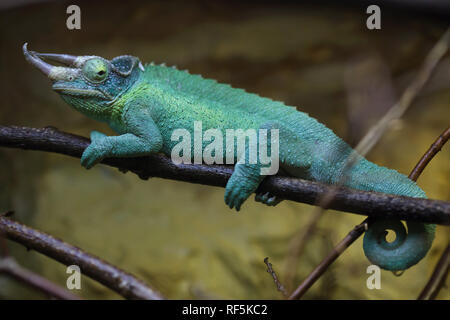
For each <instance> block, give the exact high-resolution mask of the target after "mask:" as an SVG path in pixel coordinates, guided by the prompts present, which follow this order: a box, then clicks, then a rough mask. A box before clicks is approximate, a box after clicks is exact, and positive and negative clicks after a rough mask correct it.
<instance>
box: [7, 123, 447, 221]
mask: <svg viewBox="0 0 450 320" xmlns="http://www.w3.org/2000/svg"><path fill="white" fill-rule="evenodd" d="M88 145H89V140H88V139H86V138H83V137H80V136H76V135H73V134H68V133H64V132H61V131H58V130H56V129H55V128H43V129H36V128H26V127H13V126H11V127H5V126H0V146H4V147H11V148H21V149H30V150H41V151H50V152H56V153H61V154H65V155H69V156H72V157H81V154H82V153H83V151H84V149H85V148H86V147H87V146H88ZM102 163H104V164H107V165H109V166H113V167H116V168H119V169H120V170H121V171H127V170H129V171H132V172H134V173H135V174H137V175H138V176H139V177H141V178H142V179H147V178H149V177H160V178H165V179H172V180H179V181H186V182H191V183H199V184H205V185H210V186H217V187H225V185H226V183H227V181H228V179H229V177H230V176H231V174H232V172H233V168H232V167H231V166H220V165H205V164H179V165H176V164H174V163H173V162H172V161H171V160H170V158H168V157H166V156H164V155H162V154H154V155H150V156H148V157H140V158H109V159H105V160H104V161H103V162H102ZM330 188H331V187H330V186H328V185H325V184H322V183H317V182H312V181H307V180H302V179H298V178H291V177H282V176H270V177H267V179H265V180H264V181H263V182H262V184H261V186H260V188H258V190H257V191H258V192H261V191H264V192H270V193H271V194H273V195H275V196H278V197H280V198H283V199H286V200H291V201H296V202H302V203H307V204H312V205H314V204H316V202H317V199H318V198H319V196H320V195H323V194H326V193H328V192H329V190H330ZM329 208H330V209H334V210H340V211H345V212H352V213H356V214H361V215H367V216H371V217H376V218H383V219H398V220H414V221H421V222H426V223H436V224H444V225H450V203H449V202H445V201H440V200H430V199H419V198H411V197H401V196H395V195H388V194H384V193H377V192H366V191H360V190H353V189H348V188H344V187H341V188H339V189H338V190H337V191H336V195H335V197H334V199H333V201H332V202H331V203H330V204H329Z"/></svg>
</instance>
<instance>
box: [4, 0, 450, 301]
mask: <svg viewBox="0 0 450 320" xmlns="http://www.w3.org/2000/svg"><path fill="white" fill-rule="evenodd" d="M378 3H381V4H380V6H381V30H368V29H367V28H366V19H367V18H368V16H369V15H368V14H366V8H367V6H368V4H366V3H361V2H358V1H356V2H352V1H346V2H342V3H341V5H339V6H338V5H333V4H330V3H328V2H321V1H318V2H317V1H310V2H301V3H294V2H281V3H280V2H277V3H276V2H270V1H263V2H256V1H249V2H245V1H244V2H242V1H207V0H203V1H146V2H144V1H142V2H141V1H132V0H128V1H70V2H68V1H27V0H22V1H2V2H0V27H1V28H0V48H1V50H0V72H1V77H0V93H1V94H0V96H1V100H2V103H1V108H0V125H18V126H31V127H43V126H49V125H51V126H55V127H57V128H58V129H61V130H64V131H67V132H72V133H76V134H80V135H84V136H88V135H89V132H90V131H91V130H94V129H95V130H99V131H102V132H107V133H110V134H112V131H111V130H110V129H109V128H107V127H105V126H104V125H103V124H100V123H97V122H95V121H93V120H90V119H88V118H86V117H85V116H83V115H81V114H79V113H77V112H76V111H74V110H72V109H70V108H69V107H68V106H67V105H66V104H65V103H64V102H63V101H62V100H61V99H60V98H59V96H58V95H57V94H56V93H54V92H53V91H52V90H51V88H50V82H49V81H48V80H47V79H45V78H44V77H43V76H42V75H41V74H40V73H39V72H38V71H37V70H35V69H34V68H32V67H31V66H30V65H29V64H28V63H26V61H25V60H24V58H23V55H22V50H21V48H22V45H23V43H24V42H28V43H29V48H30V50H36V51H39V52H52V53H68V54H73V55H99V56H103V57H105V58H108V59H110V58H113V57H115V56H118V55H122V54H131V55H134V56H138V57H139V58H140V59H141V61H143V62H152V61H154V62H155V63H162V62H165V63H166V64H167V65H177V66H178V68H180V69H189V71H190V72H191V73H195V74H202V75H203V76H204V77H207V78H215V79H217V80H218V81H220V82H225V83H229V84H231V85H233V86H234V87H240V88H245V89H246V90H247V91H249V92H254V93H258V94H260V95H262V96H266V97H270V98H272V99H276V100H281V101H284V102H285V103H286V104H288V105H293V106H297V107H298V109H299V110H301V111H304V112H307V113H309V114H310V115H311V116H313V117H315V118H317V119H318V120H319V121H321V122H322V123H324V124H326V125H327V126H328V127H330V128H332V129H333V130H334V131H335V132H336V133H337V134H338V135H339V136H341V137H343V138H344V139H345V140H346V141H347V142H349V143H351V144H352V145H355V143H356V142H357V141H358V140H359V139H360V138H361V137H362V135H363V134H364V133H365V132H366V131H367V128H368V127H369V126H370V125H372V124H373V123H374V122H375V121H376V120H377V119H379V118H380V116H382V115H383V114H384V113H385V112H386V110H387V109H389V108H390V107H391V106H392V105H393V104H394V103H395V101H396V100H397V99H398V97H399V95H400V94H401V93H402V92H403V90H404V89H405V87H406V86H407V85H408V84H409V83H410V82H411V80H412V79H413V77H414V75H415V73H416V72H417V70H418V68H419V67H420V66H421V64H422V61H423V59H424V57H425V56H426V54H427V53H428V52H429V50H430V49H431V48H432V46H433V45H434V44H435V42H436V41H437V40H438V39H439V37H440V36H441V35H442V34H443V32H444V31H445V29H446V28H447V27H448V25H449V23H448V22H449V21H450V20H449V18H450V8H449V3H448V1H426V0H423V1H419V0H416V1H400V0H397V1H384V2H381V1H379V2H378ZM71 4H77V5H78V6H79V7H80V8H81V29H80V30H68V29H67V28H66V19H67V18H68V14H66V8H67V7H68V6H69V5H71ZM449 119H450V56H449V55H448V54H447V55H446V57H445V58H444V59H443V61H442V62H441V63H440V64H439V66H438V68H437V70H436V72H435V73H434V75H433V77H432V78H431V80H430V82H429V83H428V84H427V86H426V88H425V89H424V90H423V91H422V92H421V93H420V95H419V96H418V99H416V100H415V102H414V104H413V105H412V106H411V108H410V109H409V110H408V111H407V113H406V114H405V116H404V117H403V118H402V120H400V121H397V122H396V124H395V126H393V128H392V129H390V130H389V131H388V132H386V134H385V135H384V137H383V138H382V140H381V141H380V143H379V144H378V145H377V146H376V147H375V148H374V149H373V150H372V151H371V152H370V154H369V155H368V159H369V160H371V161H374V162H376V163H377V164H380V165H384V166H388V167H391V168H394V169H397V170H398V171H400V172H402V173H405V174H408V173H409V172H410V171H411V169H412V168H413V167H414V165H415V164H416V162H417V161H418V160H419V158H420V157H421V156H422V154H423V153H424V152H425V151H426V150H427V148H428V147H429V146H430V144H431V143H432V142H433V141H434V140H435V138H436V137H437V136H438V135H439V134H440V133H441V132H442V131H443V130H444V129H445V128H446V127H447V126H448V125H449ZM449 155H450V150H449V147H448V146H446V147H445V148H444V150H443V151H442V152H441V153H440V154H438V156H437V157H436V158H435V159H434V160H433V161H432V162H431V164H430V165H429V166H428V167H427V168H426V170H425V172H424V173H423V175H422V176H421V177H420V178H419V180H418V184H419V185H420V186H421V187H422V188H423V189H424V190H425V191H426V193H427V195H428V197H430V198H433V199H441V200H449V198H450V192H449V190H450V189H449V180H450V162H449V158H450V157H449ZM0 181H1V184H0V212H3V211H6V210H15V215H14V216H13V218H14V219H16V220H18V221H21V222H23V223H26V224H28V225H30V226H32V227H34V228H36V229H39V230H42V231H45V232H48V233H50V234H52V235H54V236H57V237H59V238H61V239H63V240H65V241H66V242H69V243H71V244H74V245H76V246H78V247H80V248H83V249H84V250H86V251H88V252H90V253H93V254H95V255H97V256H99V257H101V258H103V259H105V260H106V261H109V262H111V263H113V264H115V265H117V266H118V267H120V268H122V269H124V270H126V271H129V272H131V273H134V274H136V275H137V276H139V277H140V278H142V279H144V280H145V281H147V282H148V283H150V284H151V285H153V286H154V287H155V288H156V289H158V290H159V291H160V292H161V293H162V294H163V295H165V296H166V297H168V298H170V299H211V298H221V299H278V298H281V295H280V293H279V292H277V290H276V287H275V286H274V283H273V280H272V278H271V277H270V275H269V274H268V273H267V272H266V266H265V265H264V263H263V259H264V258H265V257H270V262H271V263H272V264H273V266H274V268H275V270H276V271H277V273H278V275H279V277H280V280H281V281H282V282H283V284H284V285H285V286H286V287H287V288H291V289H292V288H293V287H294V286H296V285H298V284H299V283H300V282H301V281H302V280H303V279H304V278H305V277H306V276H307V275H308V274H309V272H311V271H312V269H313V268H314V267H315V266H316V265H317V264H318V263H319V262H320V261H321V260H322V259H323V258H324V257H325V255H326V254H327V253H328V252H329V251H330V250H331V249H332V248H333V246H334V245H335V244H337V242H338V241H340V240H341V239H342V238H343V237H344V236H345V235H346V234H347V233H348V232H349V231H350V230H351V229H352V228H353V227H354V226H355V225H356V224H358V223H360V222H361V221H362V220H363V217H362V216H358V215H354V214H346V213H341V212H338V213H337V212H333V211H328V212H327V213H326V214H325V215H324V216H323V217H322V218H321V220H320V221H319V223H318V225H317V228H316V229H315V230H314V234H313V236H312V237H311V239H310V240H309V241H308V243H307V244H306V246H305V249H304V251H303V254H302V255H301V257H300V258H299V260H298V263H297V264H296V265H292V263H290V262H289V261H290V259H289V257H290V256H291V255H292V249H291V248H292V247H293V246H295V242H296V241H298V240H296V239H298V235H299V234H300V235H301V234H302V233H303V232H304V231H305V229H306V226H307V225H308V223H309V221H310V220H311V219H312V212H313V207H312V206H309V205H303V204H298V203H293V202H287V201H286V202H283V203H281V204H280V205H278V206H277V207H276V208H272V207H266V206H264V205H262V204H258V203H255V202H254V201H253V199H250V200H249V201H247V202H246V203H245V205H244V206H243V209H242V210H241V211H240V212H239V213H238V214H237V213H236V212H234V211H231V210H229V209H228V208H227V207H226V206H225V204H224V201H223V192H224V190H223V189H221V188H214V187H208V186H202V185H194V184H188V183H182V182H176V181H168V180H163V179H159V178H153V179H150V180H148V181H142V180H140V179H138V177H137V176H135V175H133V174H122V173H120V172H118V171H117V170H114V169H112V168H110V167H106V166H101V165H99V166H97V167H95V168H94V169H92V170H89V171H87V170H85V169H84V168H82V167H81V166H80V163H79V160H77V159H74V158H68V157H64V156H61V155H55V154H51V153H44V152H35V151H23V150H14V149H6V148H0ZM449 240H450V235H449V233H448V228H444V227H438V229H437V236H436V240H435V242H434V245H433V247H432V249H431V251H430V253H429V254H428V256H427V257H426V258H425V259H424V260H423V261H422V262H421V263H420V264H418V265H417V266H415V267H413V268H411V269H409V270H407V271H406V272H405V273H404V274H403V275H402V276H400V277H396V276H394V275H393V274H392V273H391V272H386V271H382V274H381V276H382V278H381V286H382V288H381V290H369V289H367V287H366V280H367V278H368V276H369V275H368V274H366V268H367V266H369V265H370V262H369V261H368V260H367V259H366V258H365V256H364V253H363V250H362V237H361V238H360V239H359V240H358V241H356V242H355V243H354V244H353V245H352V246H351V247H350V248H349V249H348V250H347V251H346V252H345V253H344V254H343V255H342V256H341V257H340V258H339V259H338V260H337V261H336V262H335V263H334V264H333V265H332V266H331V268H330V269H329V270H328V271H327V272H326V273H325V274H324V276H323V277H322V278H321V279H320V280H319V281H318V282H317V283H316V284H315V285H314V286H313V287H312V288H311V289H310V290H309V291H308V293H307V294H306V295H305V298H309V299H415V298H416V297H417V296H418V294H419V292H420V291H421V290H422V288H423V287H424V285H425V284H426V282H427V280H428V278H429V276H430V274H431V272H432V270H433V268H434V266H435V264H436V262H437V259H438V258H439V256H440V254H441V253H442V251H443V250H444V248H445V246H446V244H447V243H448V241H449ZM8 246H9V249H10V252H11V254H12V255H13V256H14V257H15V258H16V259H17V260H18V261H19V262H20V263H21V264H22V265H23V266H25V267H27V268H29V269H30V270H32V271H35V272H36V273H39V274H41V275H43V276H45V277H46V278H48V279H50V280H52V281H54V282H55V283H57V284H60V285H61V286H64V285H65V283H66V279H67V276H68V275H67V274H66V267H65V266H64V265H61V264H59V263H57V262H54V261H53V260H51V259H49V258H47V257H45V256H42V255H40V254H39V253H36V252H34V251H29V252H28V251H26V249H25V248H24V247H22V246H20V245H16V244H14V243H12V242H9V241H8ZM289 274H290V275H289ZM449 291H450V290H448V287H447V288H444V289H442V291H441V293H440V294H439V296H438V297H437V298H439V299H449V298H450V292H449ZM75 293H76V294H79V295H80V296H82V297H84V298H89V299H118V298H120V296H118V295H116V294H115V293H113V292H112V291H110V290H109V289H107V288H105V287H104V286H102V285H100V284H98V283H96V282H94V281H91V280H90V279H89V278H87V277H83V278H82V289H81V290H78V291H76V292H75ZM0 298H3V299H18V298H33V299H38V298H45V297H44V296H43V295H41V294H39V293H37V292H36V291H34V290H31V289H29V288H27V287H26V286H23V285H21V284H19V283H17V282H15V281H13V280H11V279H9V278H6V277H4V276H0Z"/></svg>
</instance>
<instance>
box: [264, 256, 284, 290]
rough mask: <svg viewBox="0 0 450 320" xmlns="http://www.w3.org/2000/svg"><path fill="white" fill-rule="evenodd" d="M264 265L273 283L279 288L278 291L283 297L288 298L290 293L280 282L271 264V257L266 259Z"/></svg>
mask: <svg viewBox="0 0 450 320" xmlns="http://www.w3.org/2000/svg"><path fill="white" fill-rule="evenodd" d="M264 263H265V264H266V266H267V272H268V273H269V274H270V275H271V276H272V278H273V281H274V282H275V285H276V286H277V289H278V291H280V292H281V293H282V294H283V296H285V297H287V296H288V292H287V291H286V289H285V288H284V286H283V285H282V284H281V282H280V280H278V277H277V274H276V273H275V270H273V267H272V264H271V263H270V262H269V257H266V258H264Z"/></svg>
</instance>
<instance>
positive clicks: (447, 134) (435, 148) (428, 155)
mask: <svg viewBox="0 0 450 320" xmlns="http://www.w3.org/2000/svg"><path fill="white" fill-rule="evenodd" d="M449 138H450V127H448V128H447V129H446V130H444V132H442V134H441V135H440V136H439V137H438V138H437V139H436V141H435V142H434V143H433V144H432V145H431V147H430V148H429V149H428V150H427V152H425V154H424V155H423V156H422V158H421V159H420V160H419V162H418V163H417V164H416V166H415V167H414V169H413V170H412V171H411V174H410V175H409V178H410V179H411V180H414V181H416V180H417V178H419V176H420V175H421V173H422V171H423V169H425V167H426V166H427V165H428V162H430V160H431V159H433V157H434V155H435V154H436V153H438V152H439V151H441V149H442V147H443V146H444V144H445V143H446V142H447V140H448V139H449Z"/></svg>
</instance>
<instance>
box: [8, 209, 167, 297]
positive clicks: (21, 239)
mask: <svg viewBox="0 0 450 320" xmlns="http://www.w3.org/2000/svg"><path fill="white" fill-rule="evenodd" d="M0 233H1V234H2V235H4V236H5V237H6V238H7V239H10V240H12V241H15V242H18V243H20V244H22V245H24V246H25V247H27V248H28V249H33V250H35V251H37V252H40V253H42V254H44V255H46V256H48V257H50V258H53V259H55V260H56V261H59V262H61V263H63V264H65V265H77V266H79V267H80V269H81V273H82V274H84V275H86V276H88V277H90V278H92V279H94V280H96V281H98V282H100V283H102V284H103V285H105V286H106V287H108V288H110V289H111V290H114V291H115V292H117V293H118V294H120V295H122V296H123V297H125V298H128V299H146V300H161V299H163V297H162V296H161V295H160V294H159V293H158V292H156V291H155V290H153V289H152V288H150V287H149V286H148V285H147V284H145V283H144V282H142V281H140V280H138V279H137V278H135V277H134V276H133V275H131V274H129V273H126V272H125V271H122V270H120V269H119V268H117V267H115V266H113V265H111V264H109V263H107V262H105V261H103V260H101V259H99V258H97V257H95V256H93V255H91V254H88V253H86V252H84V251H83V250H81V249H79V248H77V247H75V246H72V245H70V244H68V243H65V242H64V241H62V240H59V239H56V238H54V237H52V236H50V235H48V234H46V233H44V232H41V231H37V230H34V229H32V228H30V227H27V226H25V225H23V224H21V223H19V222H16V221H13V220H11V219H9V218H7V217H5V216H0Z"/></svg>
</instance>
